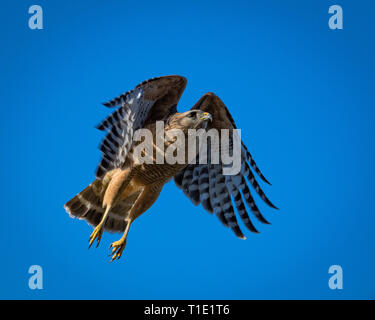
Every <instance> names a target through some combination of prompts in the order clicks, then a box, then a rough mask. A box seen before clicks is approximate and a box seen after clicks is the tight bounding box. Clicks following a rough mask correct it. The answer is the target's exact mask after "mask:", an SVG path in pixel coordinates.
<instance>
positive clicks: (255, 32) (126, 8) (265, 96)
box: [0, 0, 375, 299]
mask: <svg viewBox="0 0 375 320" xmlns="http://www.w3.org/2000/svg"><path fill="white" fill-rule="evenodd" d="M33 4H39V5H41V6H42V8H43V10H44V29H43V30H30V29H29V28H28V18H29V14H28V8H29V6H31V5H33ZM332 4H340V5H341V6H342V7H343V10H344V30H336V31H333V30H330V29H329V28H328V19H329V14H328V7H329V6H330V5H332ZM1 7H2V8H1V9H2V10H1V15H2V21H1V24H2V28H0V35H1V50H0V52H1V60H0V66H1V72H0V93H1V108H2V112H1V116H2V124H1V126H0V133H1V134H0V139H1V146H2V156H1V158H0V162H1V163H0V164H1V165H0V167H1V169H0V178H1V180H0V181H1V184H0V191H1V193H0V194H1V202H2V210H1V211H2V213H1V217H2V218H1V220H2V228H1V232H0V246H1V256H2V259H1V260H2V262H1V264H0V274H1V275H2V283H1V287H0V298H16V299H67V298H70V299H290V298H293V299H318V298H321V299H349V298H365V299H368V298H375V276H374V273H373V271H374V270H375V258H374V249H375V242H374V240H375V239H374V232H373V230H374V223H375V215H374V206H373V198H374V196H373V192H374V178H375V172H374V162H375V159H374V158H375V157H374V134H375V129H374V120H375V117H374V115H375V114H374V79H373V76H374V66H375V63H374V56H375V52H374V51H375V50H374V24H373V17H374V14H375V4H374V3H373V2H372V1H345V0H338V1H333V2H332V1H325V0H322V1H276V0H274V1H235V0H233V1H187V2H180V1H140V2H137V1H131V2H128V1H90V2H88V1H67V0H64V1H42V0H37V1H5V2H2V6H1ZM167 74H181V75H184V76H185V77H187V78H188V86H187V89H186V91H185V93H184V95H183V96H182V99H181V101H180V104H179V108H180V110H187V109H189V108H190V107H191V106H192V105H193V104H194V103H195V102H196V101H197V100H198V99H199V98H200V97H201V95H203V94H204V93H205V92H207V91H213V92H215V93H217V94H218V95H219V96H220V97H221V98H222V99H223V101H224V102H225V103H226V105H227V106H228V107H229V108H230V110H231V112H232V114H233V116H234V118H235V121H236V123H237V126H238V127H239V128H241V129H242V137H243V139H244V140H245V141H246V144H247V146H248V147H249V149H250V150H251V151H252V153H253V155H254V157H255V159H256V161H257V163H258V165H259V166H260V168H261V169H262V171H263V172H264V174H265V175H266V177H267V178H268V179H269V180H270V181H271V182H272V184H273V185H272V186H264V185H263V184H262V185H263V186H264V189H265V191H266V193H267V194H268V195H269V197H270V198H271V199H272V200H273V201H274V203H275V204H277V205H278V206H279V207H280V208H281V210H280V211H278V212H277V211H274V210H272V209H270V208H267V207H266V206H265V205H263V204H262V203H261V202H260V201H258V203H259V205H260V207H261V209H262V211H263V213H264V215H265V217H266V218H267V219H268V220H270V221H271V222H272V225H271V226H266V225H259V223H257V222H256V221H255V220H254V223H256V226H257V227H258V228H259V230H260V231H261V233H260V234H259V235H254V234H251V233H250V232H247V233H246V235H247V236H248V240H247V241H241V240H239V239H237V238H236V237H235V236H234V235H233V234H232V233H231V232H230V231H229V230H228V229H226V228H224V227H223V226H222V225H221V224H220V222H219V221H218V220H217V219H216V218H215V217H214V216H210V215H209V214H207V213H206V212H205V211H204V210H203V209H202V208H199V207H197V208H196V207H194V206H193V205H192V204H191V203H190V201H189V200H188V199H187V198H186V197H185V196H184V195H183V193H182V192H181V191H180V190H178V189H177V188H176V187H175V186H174V184H173V183H170V184H168V185H167V186H166V187H165V188H164V190H163V192H162V194H161V196H160V198H159V200H158V201H157V202H156V203H155V205H154V206H153V207H152V208H151V209H150V210H149V211H148V212H147V213H145V214H144V215H143V216H142V217H141V218H139V219H138V220H137V221H136V222H135V223H134V224H133V226H132V228H131V231H130V233H129V239H128V245H127V247H126V249H125V250H126V251H125V253H124V256H123V258H122V259H121V260H120V261H119V262H117V263H114V264H109V263H108V260H109V258H108V257H107V254H108V250H107V248H108V246H109V244H110V243H111V242H113V241H114V240H117V239H118V238H119V236H120V235H110V234H105V235H104V237H103V240H102V244H101V246H100V247H99V248H98V249H91V250H89V251H88V250H87V246H88V237H89V235H90V233H91V227H89V226H88V225H86V223H84V222H82V221H78V220H73V219H70V218H69V216H68V215H67V214H66V213H65V211H64V209H63V204H64V203H65V202H66V201H67V200H69V199H70V198H71V197H72V196H74V195H75V194H76V193H77V192H79V191H80V190H81V189H83V188H84V187H85V186H86V185H87V184H89V183H90V182H91V181H92V180H93V178H94V171H95V168H96V165H97V163H98V160H99V158H100V153H99V150H98V149H97V146H98V144H99V142H100V140H101V138H102V134H101V133H100V132H99V131H97V130H95V129H94V125H96V124H97V123H98V122H100V120H101V119H102V118H104V117H105V116H106V115H107V114H108V111H109V110H108V109H106V108H104V107H103V106H101V104H100V103H101V102H102V101H105V100H108V99H111V98H113V97H115V96H117V95H118V94H120V93H122V92H124V91H127V90H129V89H131V88H133V87H134V86H135V85H136V84H138V83H139V82H141V81H143V80H145V79H148V78H151V77H155V76H161V75H167ZM257 199H258V200H259V198H257ZM243 229H244V227H243ZM244 230H245V229H244ZM34 264H37V265H40V266H42V268H43V270H44V289H43V290H40V291H38V290H35V291H32V290H30V289H29V288H28V278H29V276H30V275H29V274H28V268H29V267H30V265H34ZM333 264H339V265H341V266H342V268H343V271H344V290H342V291H332V290H330V289H329V288H328V279H329V274H328V268H329V267H330V266H331V265H333Z"/></svg>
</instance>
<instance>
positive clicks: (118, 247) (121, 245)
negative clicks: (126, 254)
mask: <svg viewBox="0 0 375 320" xmlns="http://www.w3.org/2000/svg"><path fill="white" fill-rule="evenodd" d="M125 246H126V239H120V240H118V241H115V242H113V243H112V244H111V245H110V246H109V249H111V248H112V252H111V253H110V256H112V259H111V261H110V262H113V261H115V260H116V259H120V258H121V255H122V252H123V251H124V249H125Z"/></svg>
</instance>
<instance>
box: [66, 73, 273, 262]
mask: <svg viewBox="0 0 375 320" xmlns="http://www.w3.org/2000/svg"><path fill="white" fill-rule="evenodd" d="M186 83H187V81H186V79H185V78H184V77H182V76H177V75H172V76H164V77H158V78H152V79H150V80H146V81H144V82H142V83H140V84H139V85H137V86H136V87H135V88H134V89H133V90H131V91H128V92H126V93H124V94H122V95H120V96H118V97H117V98H115V99H113V100H110V101H109V102H106V103H104V105H105V106H106V107H108V108H114V107H117V109H116V110H115V111H114V112H113V113H112V114H110V115H109V116H108V117H107V118H106V119H105V120H104V121H102V122H101V123H100V124H99V125H98V126H97V128H98V129H99V130H101V131H105V132H106V136H105V138H104V140H103V141H102V143H101V145H100V150H101V152H102V158H101V161H100V163H99V165H98V168H97V171H96V180H95V181H94V182H92V183H91V184H90V185H89V186H88V187H86V188H85V189H84V190H83V191H82V192H80V193H79V194H77V195H76V196H75V197H74V198H73V199H71V200H70V201H68V202H67V203H66V204H65V206H64V208H65V209H66V211H67V212H68V213H69V214H70V216H72V217H74V218H79V219H84V220H86V221H87V222H88V223H89V224H90V225H92V226H93V227H94V230H93V232H92V234H91V236H90V238H89V248H90V247H91V245H92V244H93V243H94V242H95V240H96V241H97V246H98V245H99V243H100V241H101V238H102V234H103V231H109V232H122V233H123V235H122V237H121V239H120V240H118V241H115V242H113V243H112V244H111V245H110V250H112V251H111V255H112V259H111V261H114V260H116V259H119V258H120V257H121V255H122V253H123V250H124V248H125V245H126V239H127V235H128V232H129V228H130V226H131V224H132V222H133V221H134V220H135V219H137V218H138V217H139V216H140V215H141V214H142V213H144V212H145V211H147V210H148V209H149V208H150V207H151V206H152V204H153V203H154V202H155V201H156V199H157V198H158V197H159V194H160V192H161V190H162V188H163V186H164V185H165V184H166V183H167V182H168V181H170V180H171V179H174V182H175V184H176V185H177V187H179V188H180V189H182V190H183V192H184V194H185V195H186V196H187V197H188V198H189V199H190V200H191V201H192V202H193V203H194V204H195V205H198V204H201V205H202V207H203V208H204V209H205V210H206V211H208V212H209V213H214V214H215V215H216V216H217V217H218V218H219V220H220V221H221V222H222V224H223V225H224V226H226V227H229V228H230V229H231V230H232V231H233V232H234V233H235V235H236V236H237V237H239V238H241V239H246V238H245V236H244V234H243V233H242V231H241V229H240V227H239V225H238V222H237V218H236V215H235V209H234V207H235V208H236V210H237V212H238V215H239V217H240V218H241V219H242V221H243V223H244V224H245V226H246V227H247V228H248V229H249V230H250V231H252V232H255V233H258V231H257V229H256V228H255V227H254V225H253V224H252V222H251V220H250V217H249V215H248V212H247V209H246V206H245V204H246V205H247V207H248V208H250V210H251V212H252V213H253V214H254V216H255V217H256V218H257V219H258V220H259V221H261V222H263V223H266V224H268V223H269V222H268V221H267V220H266V219H265V218H264V217H263V215H262V214H261V213H260V211H259V209H258V207H257V205H256V204H255V201H254V198H253V196H252V194H251V192H250V189H249V185H251V186H252V187H253V189H254V190H255V191H256V192H257V193H258V195H259V196H260V198H261V199H263V201H264V202H265V203H266V204H268V205H269V206H270V207H272V208H275V209H277V207H276V206H275V205H273V204H272V202H271V201H270V200H269V199H268V198H267V196H266V195H265V193H264V192H263V190H262V189H261V187H260V185H259V184H258V182H257V180H256V179H255V176H254V174H253V171H254V172H255V173H256V174H257V175H258V176H259V177H260V178H261V179H262V180H263V181H264V182H266V183H268V184H270V183H269V182H268V181H267V179H266V178H265V177H264V176H263V174H262V173H261V171H260V170H259V168H258V166H257V165H256V163H255V161H254V159H253V157H252V156H251V154H250V152H249V150H248V149H247V147H246V146H245V144H244V143H243V142H242V141H240V150H241V152H240V155H239V157H240V158H241V159H240V160H241V161H240V164H241V165H240V171H239V172H238V173H237V174H235V175H224V174H223V170H222V169H223V167H224V164H223V163H222V162H221V159H220V161H219V163H213V162H212V161H210V159H208V161H206V163H197V162H196V161H194V162H192V161H191V162H188V161H185V163H183V164H181V163H176V164H169V163H162V164H160V163H156V162H155V157H154V156H153V158H152V161H151V163H150V162H148V163H145V162H140V161H137V160H138V159H137V158H136V157H135V152H134V151H135V149H136V147H137V146H138V145H139V144H140V142H139V141H135V138H134V136H135V133H136V131H137V130H138V129H148V130H149V131H150V132H151V133H152V136H153V139H154V140H153V146H152V148H153V155H154V153H156V152H157V150H156V148H157V146H156V144H155V135H156V131H155V130H156V129H155V127H156V123H157V122H158V121H162V122H163V123H164V125H165V127H164V130H165V132H168V130H171V129H180V130H182V131H183V132H184V133H185V134H186V133H187V131H188V130H189V129H203V130H209V129H210V128H215V129H218V130H221V129H229V130H234V129H236V125H235V123H234V120H233V118H232V116H231V114H230V113H229V111H228V109H227V107H226V106H225V105H224V103H223V102H222V101H221V99H220V98H219V97H218V96H216V95H215V94H213V93H206V94H204V95H203V96H202V97H201V98H200V99H199V101H198V102H197V103H196V104H195V105H194V106H193V107H192V108H191V109H190V110H189V111H187V112H183V113H179V112H177V103H178V101H179V100H180V97H181V95H182V93H183V91H184V89H185V87H186ZM163 143H164V144H165V146H168V145H170V144H171V141H169V140H167V139H165V140H164V141H163ZM207 147H208V148H209V147H210V145H209V144H208V145H207ZM199 150H200V149H199ZM199 150H198V151H197V156H198V155H199V152H201V151H199Z"/></svg>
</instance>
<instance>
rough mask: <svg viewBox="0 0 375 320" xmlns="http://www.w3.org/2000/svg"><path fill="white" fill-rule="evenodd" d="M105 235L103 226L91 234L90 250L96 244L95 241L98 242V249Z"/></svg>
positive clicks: (99, 226)
mask: <svg viewBox="0 0 375 320" xmlns="http://www.w3.org/2000/svg"><path fill="white" fill-rule="evenodd" d="M102 235H103V228H102V226H101V225H98V226H96V227H95V229H94V231H93V232H92V233H91V235H90V238H89V249H90V248H91V246H92V244H93V243H94V241H95V239H96V240H97V244H96V247H98V246H99V244H100V240H101V239H102Z"/></svg>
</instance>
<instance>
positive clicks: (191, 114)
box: [189, 112, 197, 118]
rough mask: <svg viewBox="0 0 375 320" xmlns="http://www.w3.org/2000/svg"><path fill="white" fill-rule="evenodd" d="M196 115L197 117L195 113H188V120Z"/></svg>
mask: <svg viewBox="0 0 375 320" xmlns="http://www.w3.org/2000/svg"><path fill="white" fill-rule="evenodd" d="M196 115H197V113H196V112H191V113H189V118H195V117H196Z"/></svg>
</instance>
